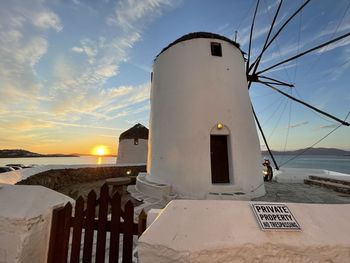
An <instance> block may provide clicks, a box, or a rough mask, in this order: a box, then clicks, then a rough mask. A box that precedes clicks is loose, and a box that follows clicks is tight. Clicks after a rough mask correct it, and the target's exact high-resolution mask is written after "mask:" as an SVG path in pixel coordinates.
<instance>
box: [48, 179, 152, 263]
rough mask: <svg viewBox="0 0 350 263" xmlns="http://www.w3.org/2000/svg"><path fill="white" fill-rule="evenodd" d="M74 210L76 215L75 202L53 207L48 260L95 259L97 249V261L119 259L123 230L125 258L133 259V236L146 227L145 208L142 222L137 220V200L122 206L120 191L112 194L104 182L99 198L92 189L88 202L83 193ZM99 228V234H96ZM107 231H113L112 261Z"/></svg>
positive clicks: (73, 261) (74, 262)
mask: <svg viewBox="0 0 350 263" xmlns="http://www.w3.org/2000/svg"><path fill="white" fill-rule="evenodd" d="M96 208H98V209H97V210H96ZM74 210H75V211H74V216H72V205H71V203H67V204H66V205H65V206H64V207H60V208H57V209H55V210H54V211H53V215H52V224H51V234H50V245H49V253H48V261H47V262H48V263H63V262H70V263H78V262H81V261H82V262H84V263H87V262H92V258H93V256H92V255H93V251H94V252H95V262H96V263H97V262H98V263H102V262H110V263H112V262H118V258H119V243H120V236H121V234H122V235H123V243H122V246H123V249H122V262H123V263H128V262H132V256H133V255H132V252H133V236H134V235H138V236H140V235H141V234H142V233H143V231H144V230H145V229H146V214H145V213H144V211H143V210H142V212H141V214H140V216H139V220H138V224H136V223H134V205H133V203H132V202H131V201H128V202H127V203H126V205H125V208H124V210H122V208H121V197H120V195H119V193H118V192H116V193H115V194H114V195H113V197H112V198H111V197H110V195H109V189H108V186H107V185H103V186H102V188H101V191H100V197H99V198H98V199H97V198H96V193H95V192H94V191H91V192H90V193H89V195H88V198H87V203H86V205H85V201H84V199H83V198H82V197H79V198H78V199H77V200H76V204H75V209H74ZM109 212H110V214H111V216H110V217H108V214H109ZM97 213H98V216H96V214H97ZM95 231H96V232H97V235H95V237H94V232H95ZM107 232H109V233H110V234H109V237H110V239H109V253H108V254H107V258H108V261H107V260H106V258H105V255H106V241H107V240H106V236H107ZM94 239H95V242H94ZM70 241H71V242H70ZM94 243H96V246H94ZM82 247H83V250H82V251H81V248H82ZM69 252H70V253H69Z"/></svg>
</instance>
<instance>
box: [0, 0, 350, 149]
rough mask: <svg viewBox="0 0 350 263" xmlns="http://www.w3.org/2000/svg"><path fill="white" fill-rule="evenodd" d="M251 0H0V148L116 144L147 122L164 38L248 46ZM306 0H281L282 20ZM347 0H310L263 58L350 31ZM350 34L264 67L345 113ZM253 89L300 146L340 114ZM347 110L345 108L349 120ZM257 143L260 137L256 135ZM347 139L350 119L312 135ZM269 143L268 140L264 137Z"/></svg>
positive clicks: (268, 117) (269, 118) (260, 20)
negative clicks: (197, 36)
mask: <svg viewBox="0 0 350 263" xmlns="http://www.w3.org/2000/svg"><path fill="white" fill-rule="evenodd" d="M255 3H256V1H255V0H254V1H251V0H221V1H213V0H182V1H180V0H139V1H136V0H129V1H127V0H119V1H112V0H109V1H108V0H99V1H92V0H89V1H88V0H86V1H84V0H50V1H48V0H47V1H45V0H26V1H24V0H2V1H1V2H0V99H1V103H0V138H1V140H0V149H5V148H9V149H14V148H16V149H17V148H21V149H26V150H30V151H34V152H39V153H91V151H92V149H93V148H94V147H96V146H97V145H106V146H107V147H108V149H109V152H110V153H112V154H116V151H117V146H118V137H119V134H120V133H121V132H123V131H124V130H126V129H128V128H130V127H131V126H133V125H134V124H136V123H138V122H140V123H142V124H144V125H145V126H148V121H149V110H150V102H149V92H150V74H151V71H152V64H153V59H154V58H155V56H156V55H157V54H158V53H159V52H160V51H161V49H162V48H164V47H165V46H167V45H168V44H169V43H171V42H173V41H174V40H175V39H177V38H179V37H181V36H182V35H184V34H187V33H189V32H195V31H207V32H214V33H218V34H221V35H224V36H226V37H228V38H231V39H232V38H233V37H234V35H235V33H234V32H235V31H236V30H237V31H238V36H237V42H239V43H240V44H241V48H242V50H243V51H247V50H248V40H249V29H250V24H251V20H252V15H253V11H254V7H255V6H254V5H255ZM277 3H278V2H277V1H275V0H262V1H261V6H260V9H259V13H258V16H257V19H256V27H255V29H254V36H255V37H254V39H253V40H254V42H253V56H254V55H256V54H257V52H258V51H259V50H260V48H261V45H262V44H263V42H264V40H265V36H266V34H267V32H268V29H269V25H270V23H271V20H272V17H273V14H274V12H275V9H276V7H277ZM302 3H303V1H302V0H295V1H291V0H289V1H288V0H287V1H284V4H283V5H282V9H281V12H280V16H279V18H278V19H277V27H278V26H279V25H281V24H282V23H283V22H284V21H285V20H286V19H287V18H288V16H289V15H290V14H291V13H292V12H294V10H296V9H297V8H298V6H299V5H301V4H302ZM349 5H350V2H349V1H348V0H337V1H331V0H317V1H316V0H313V1H311V2H310V4H308V6H307V7H305V9H304V11H303V12H302V14H301V16H297V17H296V18H295V19H294V20H293V22H292V23H290V24H289V25H288V27H287V28H286V30H284V33H283V34H281V35H280V36H279V37H278V40H277V42H276V43H275V44H274V45H272V46H271V48H270V49H269V51H268V52H267V53H266V55H264V57H263V60H262V63H261V67H262V68H265V67H266V66H268V65H272V64H274V63H276V62H279V61H281V60H283V59H285V58H288V57H290V56H293V55H295V54H297V53H298V52H301V51H303V50H306V49H308V48H311V47H313V46H316V45H318V44H320V43H322V42H325V41H328V40H330V39H331V38H334V37H336V36H339V35H341V34H344V33H346V32H349V31H350V11H349V10H348V9H349ZM349 43H350V38H347V39H345V40H343V41H340V42H337V43H336V44H333V45H331V46H329V47H327V48H323V49H320V50H318V51H316V52H314V53H312V54H310V55H307V56H304V57H303V58H300V59H298V60H297V61H294V62H292V63H289V64H286V65H285V66H280V67H278V68H276V69H274V70H273V71H271V72H270V74H269V76H271V77H275V78H279V79H280V80H283V81H286V82H290V83H294V84H295V85H296V88H293V89H287V88H281V89H283V90H284V91H286V92H288V93H289V94H291V95H293V96H296V97H298V98H302V99H304V100H305V101H307V102H308V103H310V104H312V105H314V106H316V107H318V108H320V109H322V110H324V111H327V112H329V113H331V114H334V115H336V116H337V117H339V118H341V119H344V118H345V117H346V115H347V113H348V112H349V111H350V86H349V83H350V74H349V73H350V63H348V62H349V60H350V45H349ZM250 95H251V98H252V101H253V104H254V107H255V109H256V112H257V114H258V116H259V119H260V121H261V123H262V125H263V128H264V130H265V132H266V136H267V138H268V139H269V142H270V144H271V148H273V149H276V150H284V149H287V150H292V149H297V148H305V147H308V146H310V145H311V144H312V143H313V142H315V141H317V140H318V139H320V138H322V137H323V136H325V135H326V134H327V133H329V132H330V131H331V130H332V129H334V128H335V127H336V126H337V124H336V123H335V122H334V121H331V120H328V119H327V118H326V119H324V118H323V117H322V118H321V117H320V116H319V115H318V114H315V113H313V112H311V111H310V110H308V109H306V108H305V107H303V106H300V105H299V104H297V103H295V102H291V101H289V100H288V99H286V98H284V97H282V96H281V95H279V94H277V93H276V92H274V91H271V90H269V89H268V88H266V87H264V86H261V85H253V86H252V88H251V90H250ZM349 120H350V117H349V119H348V121H349ZM261 145H263V143H262V141H261ZM318 146H319V147H337V148H342V149H350V128H349V127H341V128H340V129H338V130H337V131H336V132H334V133H333V134H332V135H331V136H330V137H328V138H327V139H326V140H324V141H323V142H322V143H320V144H319V145H318ZM262 148H263V149H264V147H263V146H262Z"/></svg>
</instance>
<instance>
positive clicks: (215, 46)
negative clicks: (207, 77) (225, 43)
mask: <svg viewBox="0 0 350 263" xmlns="http://www.w3.org/2000/svg"><path fill="white" fill-rule="evenodd" d="M210 47H211V55H212V56H216V57H222V50H221V44H220V43H217V42H211V43H210Z"/></svg>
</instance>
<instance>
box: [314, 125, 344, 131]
mask: <svg viewBox="0 0 350 263" xmlns="http://www.w3.org/2000/svg"><path fill="white" fill-rule="evenodd" d="M338 126H339V124H329V125H321V126H319V127H318V128H317V129H316V130H323V129H334V128H336V127H338Z"/></svg>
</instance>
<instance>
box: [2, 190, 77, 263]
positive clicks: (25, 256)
mask: <svg viewBox="0 0 350 263" xmlns="http://www.w3.org/2000/svg"><path fill="white" fill-rule="evenodd" d="M67 202H72V203H73V202H74V200H72V199H71V198H69V197H67V196H65V195H63V194H60V193H58V192H55V191H53V190H50V189H47V188H45V187H42V186H26V185H16V186H13V185H1V186H0V262H1V263H5V262H6V263H10V262H11V263H17V262H18V263H26V262H35V263H41V262H42V263H44V262H46V260H47V253H48V245H49V235H50V226H51V217H52V210H53V208H55V207H59V206H62V205H64V204H66V203H67Z"/></svg>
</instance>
